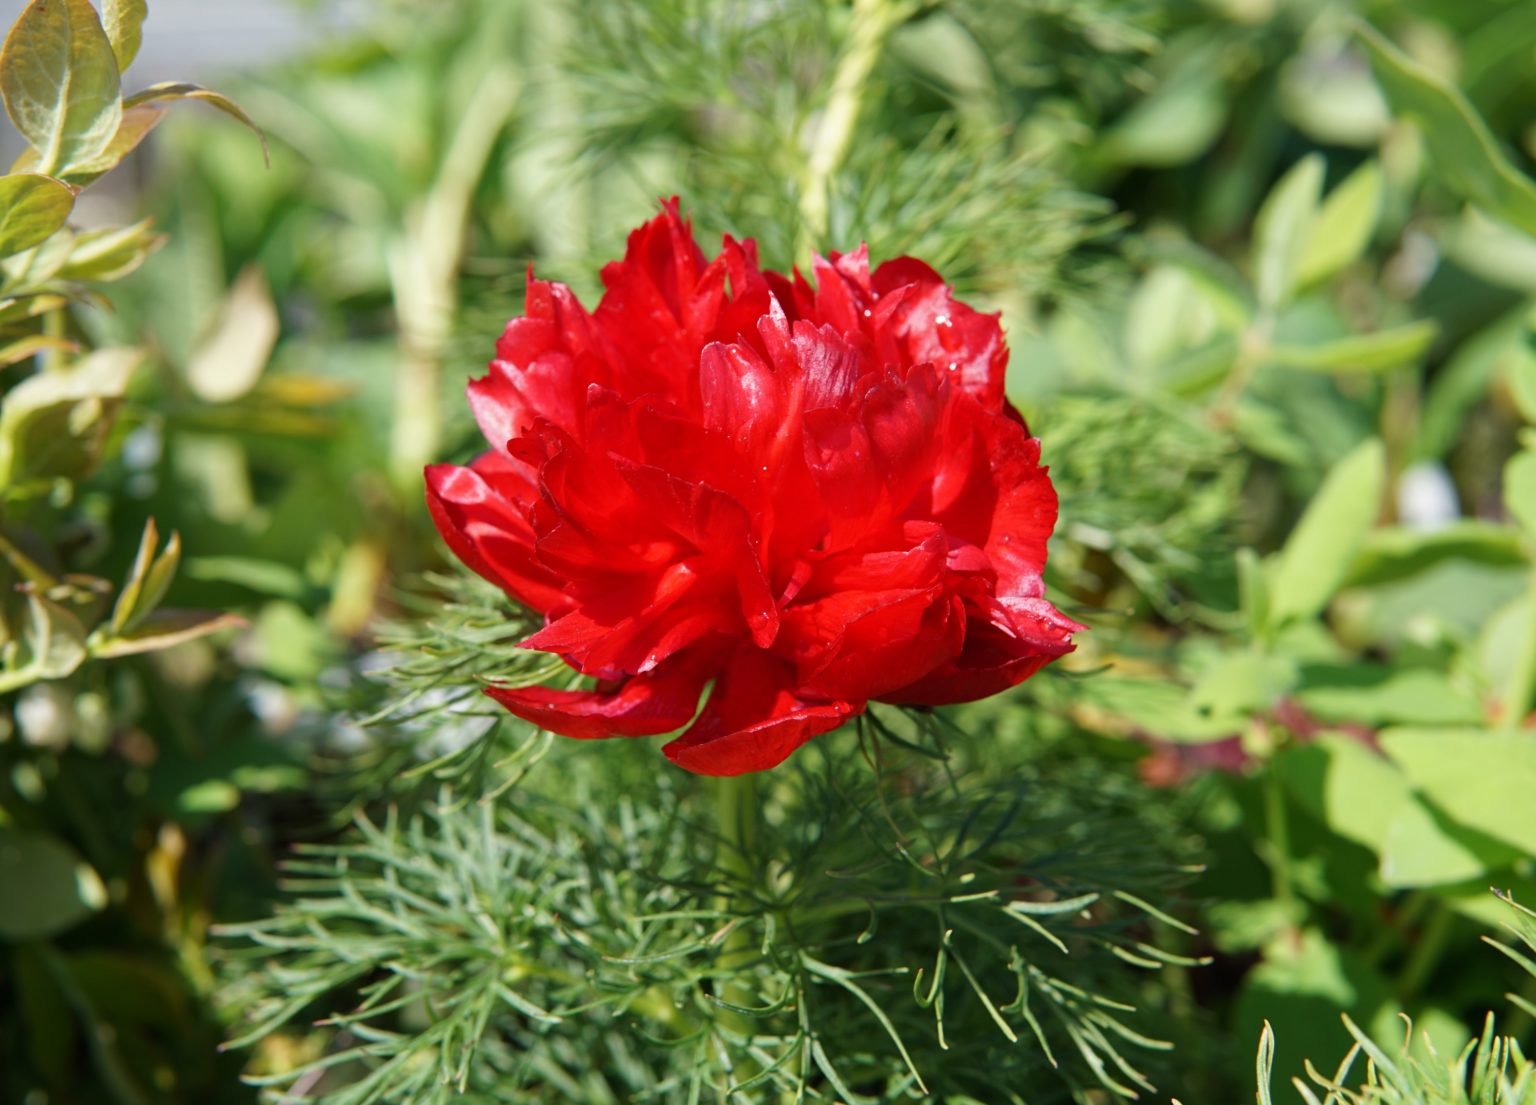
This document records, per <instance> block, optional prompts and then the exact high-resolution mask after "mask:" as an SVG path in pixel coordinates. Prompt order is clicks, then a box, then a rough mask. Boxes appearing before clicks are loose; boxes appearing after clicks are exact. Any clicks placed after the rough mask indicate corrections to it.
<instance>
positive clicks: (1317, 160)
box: [1253, 154, 1323, 309]
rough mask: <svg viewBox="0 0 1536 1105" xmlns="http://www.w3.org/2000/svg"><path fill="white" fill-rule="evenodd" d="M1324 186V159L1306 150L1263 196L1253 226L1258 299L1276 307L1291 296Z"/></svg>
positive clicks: (1265, 305) (1262, 303)
mask: <svg viewBox="0 0 1536 1105" xmlns="http://www.w3.org/2000/svg"><path fill="white" fill-rule="evenodd" d="M1322 188H1323V159H1322V158H1321V157H1320V156H1319V155H1317V154H1308V155H1307V156H1306V157H1304V158H1302V159H1301V160H1300V161H1298V162H1297V163H1296V165H1295V167H1294V168H1292V169H1291V171H1290V172H1288V173H1286V174H1285V176H1283V177H1281V178H1280V182H1279V183H1278V184H1276V185H1275V187H1274V189H1273V191H1271V192H1270V193H1269V196H1268V197H1267V198H1266V199H1265V200H1264V205H1263V206H1262V207H1260V208H1259V214H1258V218H1257V219H1256V220H1255V221H1254V227H1253V281H1254V288H1255V290H1256V291H1257V292H1258V296H1259V303H1260V304H1261V305H1262V306H1264V307H1268V308H1271V309H1273V308H1275V307H1278V306H1280V305H1281V304H1283V303H1285V302H1286V300H1288V299H1289V298H1290V297H1291V292H1292V291H1293V290H1294V289H1295V287H1296V281H1297V271H1298V267H1299V265H1300V262H1301V258H1302V255H1303V253H1304V251H1305V250H1306V246H1307V235H1308V234H1309V233H1310V231H1311V227H1312V224H1313V221H1314V220H1315V218H1316V216H1317V199H1318V196H1319V194H1320V193H1321V192H1322Z"/></svg>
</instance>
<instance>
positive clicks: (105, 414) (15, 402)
mask: <svg viewBox="0 0 1536 1105" xmlns="http://www.w3.org/2000/svg"><path fill="white" fill-rule="evenodd" d="M141 357H142V354H141V353H140V352H139V351H138V350H136V349H103V350H98V351H97V352H95V353H93V354H91V356H89V357H87V358H85V359H84V360H82V361H80V362H79V363H78V364H76V365H73V366H71V367H70V368H68V369H64V370H61V371H57V372H46V373H38V374H37V375H34V376H30V377H28V378H27V379H25V380H23V381H21V383H19V384H17V385H16V386H15V387H13V388H11V390H10V391H8V392H7V393H6V394H5V396H4V398H3V400H0V492H5V491H10V490H13V489H14V488H15V487H16V485H19V484H23V483H26V482H29V481H36V480H48V479H57V478H64V479H80V478H81V477H83V476H85V475H87V474H89V473H90V471H91V470H92V469H93V468H95V466H96V461H97V459H98V458H99V457H100V455H101V448H102V445H103V444H104V443H105V442H106V437H107V433H108V432H109V431H110V430H111V428H112V421H113V418H114V416H115V415H116V412H117V408H118V407H119V405H120V404H121V403H122V398H123V392H124V390H125V389H126V388H127V386H128V379H129V377H130V376H131V375H132V374H133V370H134V369H135V368H136V367H137V366H138V363H139V361H140V359H141Z"/></svg>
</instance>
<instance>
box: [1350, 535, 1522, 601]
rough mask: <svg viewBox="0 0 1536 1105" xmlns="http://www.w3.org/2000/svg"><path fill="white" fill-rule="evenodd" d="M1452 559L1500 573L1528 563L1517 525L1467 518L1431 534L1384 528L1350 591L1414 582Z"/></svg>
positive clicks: (1371, 541)
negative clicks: (1354, 588) (1407, 580)
mask: <svg viewBox="0 0 1536 1105" xmlns="http://www.w3.org/2000/svg"><path fill="white" fill-rule="evenodd" d="M1447 560H1471V561H1474V562H1476V563H1479V564H1491V565H1494V566H1495V567H1500V568H1516V567H1520V566H1522V565H1524V564H1525V562H1526V561H1525V549H1524V547H1523V546H1522V544H1521V541H1520V531H1519V530H1517V529H1515V527H1513V526H1509V525H1500V524H1498V523H1495V522H1484V521H1482V520H1480V519H1475V518H1462V519H1459V520H1457V521H1455V522H1452V523H1451V524H1450V525H1448V526H1445V527H1443V528H1442V529H1437V530H1434V531H1432V532H1429V533H1425V532H1424V531H1423V530H1417V529H1409V528H1408V527H1406V526H1384V527H1382V528H1381V529H1378V530H1372V531H1371V533H1370V534H1368V535H1367V536H1366V539H1365V544H1364V546H1363V547H1362V548H1361V549H1360V554H1359V555H1358V556H1356V557H1355V562H1354V564H1353V565H1352V566H1351V568H1350V570H1349V578H1348V579H1346V580H1345V586H1346V587H1375V586H1380V585H1381V584H1385V583H1393V582H1395V581H1397V580H1400V579H1408V578H1409V577H1411V576H1416V575H1418V574H1419V573H1420V572H1424V571H1428V570H1429V569H1430V568H1433V567H1434V566H1435V565H1437V564H1440V563H1443V562H1444V561H1447Z"/></svg>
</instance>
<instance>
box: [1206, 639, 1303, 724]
mask: <svg viewBox="0 0 1536 1105" xmlns="http://www.w3.org/2000/svg"><path fill="white" fill-rule="evenodd" d="M1296 679H1297V670H1296V663H1295V661H1293V660H1291V659H1289V658H1288V657H1285V656H1266V655H1264V654H1263V653H1260V652H1235V653H1232V654H1231V655H1228V656H1222V657H1220V658H1218V659H1217V660H1216V662H1215V663H1214V664H1212V665H1211V666H1210V667H1209V668H1207V669H1206V670H1205V671H1204V672H1202V673H1201V675H1200V680H1199V682H1197V683H1196V684H1195V687H1194V690H1193V691H1191V692H1190V705H1191V706H1192V707H1193V708H1194V710H1195V712H1196V713H1197V714H1199V715H1200V716H1201V717H1209V718H1212V719H1217V718H1227V719H1228V720H1229V721H1230V722H1232V723H1233V724H1234V725H1238V724H1241V723H1242V722H1243V721H1244V720H1245V719H1246V718H1247V717H1249V716H1250V715H1252V714H1254V713H1256V712H1258V711H1260V710H1268V709H1270V708H1271V707H1273V706H1274V704H1275V702H1276V701H1277V700H1278V699H1279V698H1280V697H1281V696H1283V695H1285V694H1287V693H1288V692H1289V691H1290V690H1291V688H1292V687H1294V686H1295V685H1296Z"/></svg>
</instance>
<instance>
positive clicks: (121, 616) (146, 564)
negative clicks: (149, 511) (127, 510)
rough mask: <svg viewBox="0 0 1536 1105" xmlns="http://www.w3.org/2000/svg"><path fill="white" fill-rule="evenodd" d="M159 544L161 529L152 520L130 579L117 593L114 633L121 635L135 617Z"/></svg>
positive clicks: (135, 557) (145, 525)
mask: <svg viewBox="0 0 1536 1105" xmlns="http://www.w3.org/2000/svg"><path fill="white" fill-rule="evenodd" d="M159 544H160V530H159V527H157V526H156V525H155V520H154V519H153V518H150V519H148V520H147V521H146V522H145V523H144V534H143V536H141V537H140V538H139V550H138V552H136V553H135V554H134V556H133V565H132V567H130V568H129V569H128V578H127V579H126V580H124V581H123V587H122V590H120V591H119V592H118V593H117V602H116V603H115V604H113V607H112V620H111V622H110V623H109V624H110V626H111V630H112V632H113V633H121V632H122V631H123V629H124V628H126V627H127V625H128V619H129V618H131V617H132V616H133V612H134V608H135V607H136V606H137V605H138V602H139V596H140V595H141V594H143V593H144V581H145V579H146V577H147V576H148V575H149V569H150V566H151V565H152V564H154V562H155V550H156V548H157V547H158V546H159Z"/></svg>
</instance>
